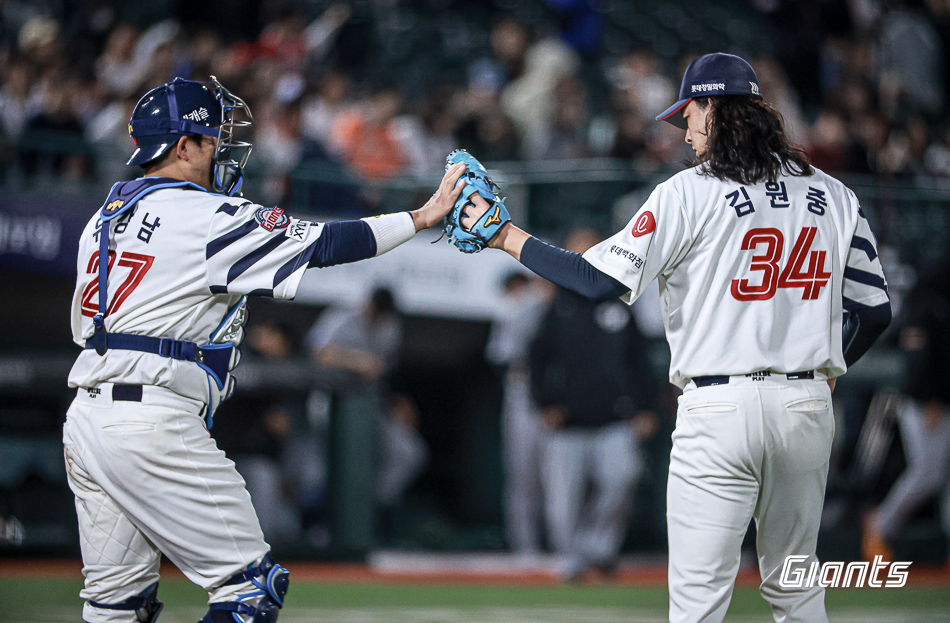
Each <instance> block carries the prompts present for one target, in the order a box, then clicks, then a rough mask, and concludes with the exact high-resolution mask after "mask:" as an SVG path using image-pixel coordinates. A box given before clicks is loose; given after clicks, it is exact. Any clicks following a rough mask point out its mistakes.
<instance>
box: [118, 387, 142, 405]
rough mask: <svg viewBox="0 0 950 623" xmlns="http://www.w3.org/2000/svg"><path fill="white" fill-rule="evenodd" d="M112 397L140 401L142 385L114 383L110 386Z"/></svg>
mask: <svg viewBox="0 0 950 623" xmlns="http://www.w3.org/2000/svg"><path fill="white" fill-rule="evenodd" d="M112 399H113V400H126V401H128V402H142V386H141V385H119V384H115V385H113V386H112Z"/></svg>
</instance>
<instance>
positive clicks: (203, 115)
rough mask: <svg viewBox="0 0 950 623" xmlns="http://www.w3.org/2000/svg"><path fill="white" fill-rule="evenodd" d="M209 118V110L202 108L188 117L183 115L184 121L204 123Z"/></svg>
mask: <svg viewBox="0 0 950 623" xmlns="http://www.w3.org/2000/svg"><path fill="white" fill-rule="evenodd" d="M208 116H209V115H208V109H207V108H205V107H204V106H202V107H201V108H198V109H195V110H193V111H191V112H190V113H188V114H187V115H182V119H190V120H191V121H204V120H205V119H207V118H208Z"/></svg>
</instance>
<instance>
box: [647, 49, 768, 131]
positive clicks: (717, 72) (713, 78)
mask: <svg viewBox="0 0 950 623" xmlns="http://www.w3.org/2000/svg"><path fill="white" fill-rule="evenodd" d="M710 95H751V96H752V97H762V94H761V93H760V92H759V79H758V78H756V76H755V71H754V70H753V69H752V65H750V64H749V63H748V62H746V61H745V60H744V59H742V58H739V57H738V56H735V55H734V54H723V53H722V52H716V53H715V54H706V55H705V56H700V57H699V58H697V59H696V60H694V61H693V62H692V63H690V64H689V67H687V68H686V73H684V74H683V84H682V85H680V95H679V99H678V100H676V103H675V104H673V105H672V106H670V107H669V108H667V109H666V110H664V111H663V112H662V113H661V114H659V115H657V117H656V120H657V121H666V122H668V123H672V124H673V125H675V126H676V127H678V128H682V129H684V130H685V129H686V120H685V119H683V116H682V115H680V114H677V113H679V112H680V111H681V110H683V107H684V106H686V105H687V104H689V101H690V100H691V99H693V98H694V97H707V96H710Z"/></svg>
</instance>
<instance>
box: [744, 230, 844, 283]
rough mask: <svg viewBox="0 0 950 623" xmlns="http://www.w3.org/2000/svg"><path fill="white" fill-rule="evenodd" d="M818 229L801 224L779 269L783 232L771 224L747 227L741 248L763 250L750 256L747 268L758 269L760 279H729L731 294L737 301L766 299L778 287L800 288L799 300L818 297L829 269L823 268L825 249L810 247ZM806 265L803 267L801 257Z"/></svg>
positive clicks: (829, 275) (783, 240)
mask: <svg viewBox="0 0 950 623" xmlns="http://www.w3.org/2000/svg"><path fill="white" fill-rule="evenodd" d="M816 233H818V228H817V227H803V228H802V231H801V233H800V234H799V235H798V239H797V240H796V241H795V245H794V246H793V247H792V254H791V256H790V257H789V258H788V263H787V264H786V265H785V268H784V269H782V268H781V267H780V266H779V264H778V263H779V260H781V259H782V250H783V249H784V247H785V236H783V235H782V232H781V231H779V230H778V229H775V228H774V227H761V228H756V229H750V230H749V231H748V232H746V235H745V237H744V238H743V239H742V250H743V251H748V250H750V249H755V248H758V247H760V246H762V247H764V248H765V252H764V253H762V254H760V255H753V256H752V265H751V266H750V267H749V269H750V270H754V271H761V272H762V282H761V283H759V284H758V285H752V284H750V283H749V280H748V279H733V280H732V288H731V290H732V297H733V298H734V299H736V300H737V301H767V300H769V299H770V298H772V297H773V296H775V293H776V292H777V291H778V289H779V288H802V300H803V301H807V300H813V299H817V298H818V294H819V292H820V291H821V289H822V288H823V287H824V286H826V285H828V279H829V278H830V277H831V273H830V272H826V271H825V257H826V256H827V252H826V251H812V249H811V245H812V242H814V240H815V234H816ZM806 260H807V261H808V267H807V268H805V261H806Z"/></svg>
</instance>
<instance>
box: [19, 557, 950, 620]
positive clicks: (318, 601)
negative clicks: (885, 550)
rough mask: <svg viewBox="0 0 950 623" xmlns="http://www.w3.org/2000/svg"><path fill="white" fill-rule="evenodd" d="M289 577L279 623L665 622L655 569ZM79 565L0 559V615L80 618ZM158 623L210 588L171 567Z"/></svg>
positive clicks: (914, 587)
mask: <svg viewBox="0 0 950 623" xmlns="http://www.w3.org/2000/svg"><path fill="white" fill-rule="evenodd" d="M289 566H290V568H291V572H292V574H293V581H292V584H291V588H290V592H289V594H288V603H287V606H286V607H285V608H284V610H283V611H282V613H281V617H280V621H281V623H291V622H304V621H306V622H320V623H384V622H385V623H461V622H466V623H503V622H504V623H615V622H616V623H620V622H625V623H629V622H632V621H639V622H645V623H652V622H661V621H664V620H666V619H665V614H666V607H667V593H666V589H665V587H664V586H663V582H662V581H659V580H660V577H659V575H662V574H659V575H658V573H657V571H658V570H652V571H648V572H642V573H641V572H636V571H633V572H629V573H624V574H622V575H621V577H620V578H618V579H617V580H616V581H614V582H609V583H598V584H587V585H563V584H559V583H556V582H553V581H551V580H550V579H545V578H540V577H533V576H525V577H521V578H518V577H509V578H499V577H495V578H492V577H487V578H486V577H480V578H474V577H473V578H470V579H467V580H466V579H465V578H461V577H458V576H445V577H441V578H440V577H436V576H429V577H426V578H424V579H423V578H420V577H409V576H387V575H385V574H378V573H374V572H373V571H371V570H369V569H367V568H365V567H360V566H354V565H310V564H292V565H289ZM80 587H81V578H80V575H79V566H78V563H74V562H64V563H31V562H21V561H10V560H7V561H0V605H2V607H0V621H3V622H5V623H6V622H10V623H13V622H17V623H21V622H22V623H34V622H40V621H42V622H59V621H62V622H65V621H71V622H75V621H79V620H80V619H79V617H80V608H81V601H80V599H79V598H78V596H77V594H78V592H79V589H80ZM159 596H160V598H161V599H162V601H164V602H165V604H166V606H165V610H164V612H163V613H162V615H161V619H160V621H161V623H194V622H195V621H196V620H197V619H198V618H199V617H201V616H202V615H203V614H204V612H205V605H204V603H205V595H204V593H203V592H202V591H201V590H200V589H198V588H197V587H195V586H193V585H192V584H190V583H188V582H187V581H186V580H185V579H184V578H183V577H182V576H181V575H180V574H179V573H177V571H175V570H174V569H173V568H170V567H169V568H167V570H166V569H163V580H162V584H161V589H160V593H159ZM827 604H828V612H829V616H830V618H831V621H834V622H849V623H850V622H853V623H935V622H938V621H950V582H948V581H947V580H945V579H944V578H943V576H942V575H941V574H940V573H938V572H933V573H929V574H926V573H925V574H918V577H917V578H916V579H915V578H914V574H913V573H912V574H911V582H910V585H909V586H907V587H904V588H900V589H890V590H888V589H832V590H829V591H828V596H827ZM727 620H728V621H735V622H745V621H750V622H751V621H771V620H772V619H771V616H770V613H769V609H768V607H767V606H766V604H765V602H764V601H763V600H762V599H761V598H760V597H759V595H758V591H757V590H756V584H755V578H754V577H753V576H751V575H743V576H742V577H740V580H739V582H738V586H737V589H736V593H735V596H734V598H733V601H732V607H731V608H730V611H729V617H728V618H727Z"/></svg>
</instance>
